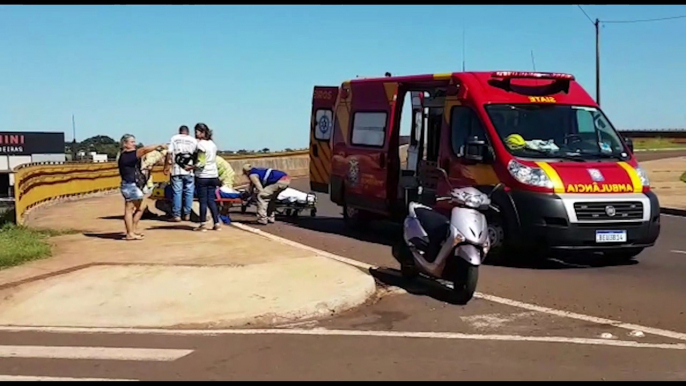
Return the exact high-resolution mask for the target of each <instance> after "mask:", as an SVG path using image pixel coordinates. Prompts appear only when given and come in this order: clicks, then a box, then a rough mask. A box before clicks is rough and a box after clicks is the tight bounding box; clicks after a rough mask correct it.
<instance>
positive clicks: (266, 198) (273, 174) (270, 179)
mask: <svg viewBox="0 0 686 386" xmlns="http://www.w3.org/2000/svg"><path fill="white" fill-rule="evenodd" d="M243 174H245V176H246V177H248V180H249V181H250V188H249V190H248V191H249V192H253V191H256V192H257V223H258V224H261V225H267V224H268V223H274V222H275V220H276V219H275V216H274V209H276V198H277V197H278V196H279V193H281V192H283V191H284V190H286V189H287V188H288V186H289V185H290V184H291V178H290V177H289V176H288V174H286V173H285V172H283V171H281V170H277V169H270V168H257V167H253V166H252V165H251V164H245V165H243Z"/></svg>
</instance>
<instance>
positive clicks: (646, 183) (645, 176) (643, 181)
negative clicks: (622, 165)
mask: <svg viewBox="0 0 686 386" xmlns="http://www.w3.org/2000/svg"><path fill="white" fill-rule="evenodd" d="M636 174H638V178H640V179H641V185H643V186H650V179H649V178H648V173H646V171H645V170H643V169H642V168H641V167H640V166H636Z"/></svg>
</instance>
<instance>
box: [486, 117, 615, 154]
mask: <svg viewBox="0 0 686 386" xmlns="http://www.w3.org/2000/svg"><path fill="white" fill-rule="evenodd" d="M485 108H486V112H487V113H488V116H489V118H490V119H491V122H492V123H493V126H494V127H495V129H496V131H497V132H498V136H499V137H500V140H501V141H502V142H503V143H504V144H505V147H506V148H507V149H508V151H509V152H510V153H511V154H512V155H514V156H517V157H523V158H556V157H559V158H565V159H569V158H574V159H577V158H578V159H579V160H580V161H582V160H589V161H590V160H598V159H603V158H607V159H626V158H627V157H628V155H627V154H626V151H627V150H626V149H625V148H624V145H623V144H622V142H621V140H620V138H619V135H618V134H617V132H616V131H615V129H614V128H613V127H612V125H611V124H610V122H609V121H608V120H607V118H606V117H605V115H604V114H603V113H602V111H600V110H598V109H596V108H593V107H584V106H570V105H553V104H492V105H486V106H485Z"/></svg>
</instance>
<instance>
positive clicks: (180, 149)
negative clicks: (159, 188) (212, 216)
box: [164, 125, 198, 222]
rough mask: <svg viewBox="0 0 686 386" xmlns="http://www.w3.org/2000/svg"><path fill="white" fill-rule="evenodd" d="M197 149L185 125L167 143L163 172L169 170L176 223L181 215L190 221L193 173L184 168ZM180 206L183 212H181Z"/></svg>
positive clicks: (173, 213)
mask: <svg viewBox="0 0 686 386" xmlns="http://www.w3.org/2000/svg"><path fill="white" fill-rule="evenodd" d="M197 147H198V141H197V140H196V139H195V138H193V137H191V136H190V135H189V130H188V126H186V125H183V126H181V127H180V128H179V134H176V135H174V136H173V137H171V140H170V141H169V150H168V152H167V162H166V163H165V170H164V172H165V174H167V173H169V169H171V185H172V192H173V193H172V216H173V217H174V221H177V222H178V221H181V215H182V214H183V219H184V220H186V221H188V220H190V217H191V208H192V205H193V192H194V191H195V184H194V179H193V173H192V172H190V171H188V170H186V168H185V166H187V165H188V162H189V161H191V160H192V159H193V154H195V151H196V150H197ZM182 205H183V211H182V210H181V206H182Z"/></svg>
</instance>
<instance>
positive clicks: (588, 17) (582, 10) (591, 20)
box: [576, 4, 595, 24]
mask: <svg viewBox="0 0 686 386" xmlns="http://www.w3.org/2000/svg"><path fill="white" fill-rule="evenodd" d="M576 6H577V7H579V9H580V10H581V12H583V13H584V15H586V18H587V19H588V21H590V22H591V23H592V24H595V22H594V21H593V19H592V18H591V17H590V16H588V14H587V13H586V11H584V9H583V8H581V6H580V5H579V4H577V5H576Z"/></svg>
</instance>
